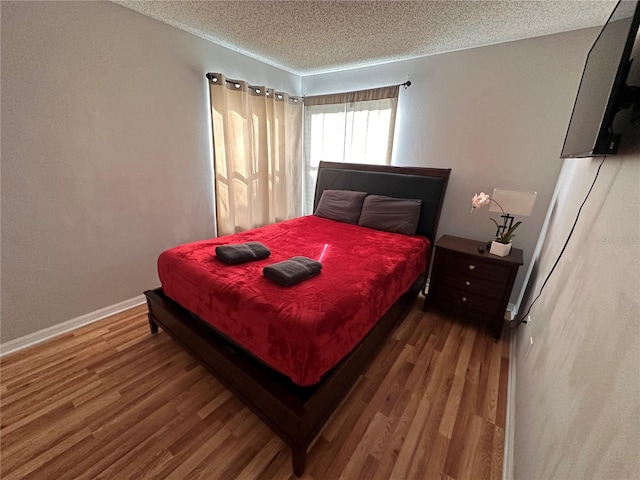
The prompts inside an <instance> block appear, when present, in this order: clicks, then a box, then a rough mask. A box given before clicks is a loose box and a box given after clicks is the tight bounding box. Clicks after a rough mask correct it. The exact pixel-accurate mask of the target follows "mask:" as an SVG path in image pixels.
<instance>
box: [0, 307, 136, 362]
mask: <svg viewBox="0 0 640 480" xmlns="http://www.w3.org/2000/svg"><path fill="white" fill-rule="evenodd" d="M145 302H146V298H145V296H144V295H138V296H137V297H134V298H130V299H129V300H125V301H124V302H120V303H116V304H115V305H110V306H108V307H105V308H101V309H100V310H96V311H95V312H91V313H87V314H85V315H82V316H80V317H76V318H72V319H71V320H67V321H66V322H62V323H59V324H57V325H53V326H51V327H48V328H45V329H43V330H40V331H38V332H34V333H30V334H29V335H25V336H24V337H20V338H16V339H15V340H10V341H8V342H6V343H3V344H1V345H0V357H4V356H5V355H9V354H10V353H15V352H17V351H19V350H22V349H24V348H27V347H31V346H32V345H36V344H38V343H41V342H44V341H45V340H49V339H51V338H53V337H57V336H58V335H62V334H63V333H67V332H70V331H71V330H75V329H76V328H80V327H82V326H84V325H88V324H90V323H93V322H97V321H98V320H102V319H103V318H107V317H109V316H111V315H115V314H116V313H120V312H123V311H125V310H127V309H129V308H132V307H136V306H138V305H142V304H143V303H145Z"/></svg>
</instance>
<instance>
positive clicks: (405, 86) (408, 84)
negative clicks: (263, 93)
mask: <svg viewBox="0 0 640 480" xmlns="http://www.w3.org/2000/svg"><path fill="white" fill-rule="evenodd" d="M205 77H207V78H208V79H209V80H211V81H212V82H213V81H214V80H213V78H214V76H213V74H212V73H207V74H206V75H205ZM225 82H227V83H237V82H236V81H234V80H229V79H226V78H225ZM398 86H399V87H404V89H405V90H406V89H407V88H409V87H410V86H411V80H407V81H406V82H404V83H401V84H399V85H398ZM251 88H256V87H251Z"/></svg>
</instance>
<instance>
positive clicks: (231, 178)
mask: <svg viewBox="0 0 640 480" xmlns="http://www.w3.org/2000/svg"><path fill="white" fill-rule="evenodd" d="M207 78H208V79H209V86H210V93H211V120H212V128H213V157H214V159H213V161H214V174H215V194H216V226H217V232H218V235H226V234H229V233H236V232H241V231H243V230H249V229H251V228H255V227H259V226H262V225H267V224H269V223H274V222H278V221H281V220H286V219H289V218H294V217H298V216H300V215H301V205H302V192H301V188H300V184H301V181H300V180H301V178H302V172H301V168H302V144H301V138H302V101H301V100H300V99H298V98H296V97H292V96H290V95H288V94H286V93H281V92H275V91H274V90H273V89H270V88H265V87H256V86H251V85H249V84H248V83H247V82H244V81H237V80H229V79H227V78H225V77H224V75H222V74H219V73H209V74H207Z"/></svg>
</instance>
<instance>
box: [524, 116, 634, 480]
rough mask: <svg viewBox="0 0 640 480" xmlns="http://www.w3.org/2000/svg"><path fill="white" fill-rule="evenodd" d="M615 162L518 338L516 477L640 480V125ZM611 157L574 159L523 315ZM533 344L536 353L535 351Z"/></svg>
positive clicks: (626, 139)
mask: <svg viewBox="0 0 640 480" xmlns="http://www.w3.org/2000/svg"><path fill="white" fill-rule="evenodd" d="M619 153H620V154H619V155H617V156H611V157H608V158H607V159H606V160H605V162H604V164H603V166H602V169H601V171H600V174H599V176H598V179H597V181H596V184H595V186H594V189H593V191H592V193H591V195H590V197H589V199H588V201H587V203H585V206H584V207H583V210H582V213H581V215H580V219H579V221H578V223H577V225H576V229H575V231H574V233H573V236H572V237H571V240H570V242H569V244H568V245H567V249H566V250H565V252H564V254H563V256H562V258H561V260H560V262H559V263H558V266H557V267H556V270H555V271H554V273H553V275H552V276H551V277H550V279H549V281H548V283H547V285H546V287H545V289H544V291H543V292H542V295H541V296H540V299H539V300H538V301H537V302H536V304H535V305H534V306H533V308H532V309H531V318H532V320H531V322H530V323H529V324H527V325H523V326H522V327H520V329H519V330H518V335H517V357H516V365H517V370H516V390H515V392H516V393H515V398H516V407H515V419H516V421H515V449H514V465H515V472H514V478H516V479H520V478H522V479H525V478H526V479H563V480H564V479H591V478H593V479H607V480H613V479H616V480H617V479H637V478H640V455H639V452H640V373H639V371H640V222H639V219H640V188H639V187H640V124H639V123H638V122H636V123H635V124H632V125H630V128H629V129H628V130H627V132H626V133H625V135H624V137H623V145H622V146H621V148H620V152H619ZM600 161H601V159H572V160H567V161H566V162H565V165H564V167H563V170H562V173H561V175H560V178H559V181H558V187H557V200H556V201H555V202H554V203H553V204H552V205H551V211H550V220H549V228H548V233H547V235H546V237H545V238H544V241H543V242H542V243H541V248H540V256H539V259H538V260H537V261H536V265H535V268H534V274H533V275H532V281H531V283H530V286H529V288H528V289H527V295H526V297H525V303H523V307H524V306H525V305H528V304H529V303H531V301H532V299H533V298H534V296H535V295H537V294H538V292H539V291H540V288H541V286H542V283H543V282H544V279H545V278H546V276H547V274H548V272H549V271H550V269H551V267H552V265H553V263H554V262H555V260H556V258H557V256H558V255H559V253H560V251H561V249H562V246H563V244H564V243H565V239H566V238H567V235H568V234H569V231H570V229H571V226H572V224H573V222H574V219H575V217H576V215H577V212H578V209H579V207H580V204H581V203H582V202H583V200H584V198H585V195H586V193H587V191H588V190H589V187H590V185H591V184H592V182H593V179H594V178H595V175H596V171H597V168H598V165H599V163H600ZM530 339H533V345H531V344H530Z"/></svg>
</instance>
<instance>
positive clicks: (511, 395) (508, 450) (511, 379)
mask: <svg viewBox="0 0 640 480" xmlns="http://www.w3.org/2000/svg"><path fill="white" fill-rule="evenodd" d="M514 317H515V316H514ZM516 347H517V335H516V329H515V328H514V329H511V341H510V345H509V374H508V375H509V376H508V382H507V412H506V417H507V418H505V422H504V457H503V458H502V480H513V478H514V476H513V474H514V466H513V453H514V452H513V450H514V445H515V419H516V350H517V348H516Z"/></svg>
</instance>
